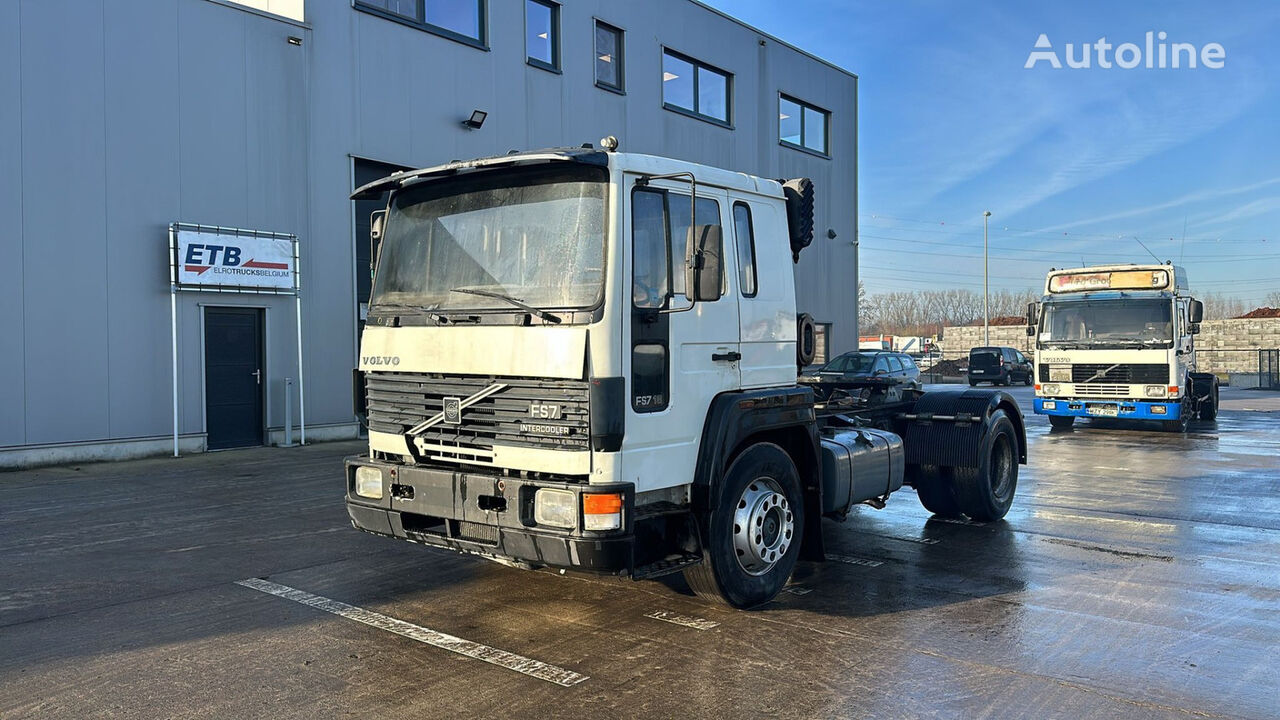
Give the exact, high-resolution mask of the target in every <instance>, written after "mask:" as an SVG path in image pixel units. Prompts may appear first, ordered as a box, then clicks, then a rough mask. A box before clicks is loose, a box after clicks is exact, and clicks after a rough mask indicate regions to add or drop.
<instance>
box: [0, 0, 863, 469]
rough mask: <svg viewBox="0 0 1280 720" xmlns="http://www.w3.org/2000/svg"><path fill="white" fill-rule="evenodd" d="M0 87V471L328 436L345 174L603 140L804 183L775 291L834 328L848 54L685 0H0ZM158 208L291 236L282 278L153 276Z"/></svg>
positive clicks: (344, 233)
mask: <svg viewBox="0 0 1280 720" xmlns="http://www.w3.org/2000/svg"><path fill="white" fill-rule="evenodd" d="M0 97H4V98H6V99H7V101H6V102H4V103H0V182H2V183H3V189H2V191H0V216H3V217H5V218H8V219H9V222H8V231H7V232H5V233H4V234H3V236H0V242H2V243H3V249H4V255H5V257H6V259H7V262H5V263H3V264H0V308H3V312H2V313H0V336H2V337H4V338H6V340H5V350H4V352H3V353H0V377H4V378H5V382H4V383H3V384H0V408H3V411H2V412H0V467H15V466H23V465H31V464H38V463H47V462H59V461H69V460H90V459H106V458H117V457H126V456H137V455H145V454H159V453H165V452H170V451H171V450H172V449H173V448H174V445H175V437H176V445H177V446H178V448H179V449H180V450H181V451H182V452H197V451H203V450H207V449H216V448H222V447H235V446H244V445H258V444H272V443H278V442H281V441H282V440H284V439H285V438H284V434H283V432H282V429H283V428H284V426H285V422H286V412H287V413H288V415H289V419H290V420H291V424H293V425H296V424H298V422H299V420H300V419H301V416H302V415H303V413H305V420H306V438H307V440H308V441H315V440H324V439H336V438H344V437H354V436H355V435H356V434H357V433H358V432H359V426H358V423H357V422H356V419H355V417H354V416H353V414H352V410H351V370H352V368H353V367H354V366H355V364H356V358H357V352H358V348H357V345H358V334H359V328H360V325H361V317H362V313H363V305H362V303H363V302H364V300H366V299H367V295H368V292H369V282H368V247H369V244H368V222H369V220H368V218H369V212H370V211H371V210H372V209H373V207H372V206H371V204H370V203H368V202H362V203H355V202H352V201H351V200H349V199H348V198H349V195H350V193H351V191H352V190H353V188H354V187H356V186H358V185H361V184H363V183H365V182H368V181H370V180H373V179H376V178H378V177H381V176H383V175H385V174H387V173H389V172H391V171H394V170H397V169H401V168H405V167H423V166H430V165H436V164H440V163H444V162H448V161H450V160H455V159H466V158H473V157H479V156H485V155H494V154H501V153H505V152H507V151H509V150H512V149H532V148H539V147H553V146H568V145H580V144H582V143H584V142H598V140H599V138H601V137H603V136H607V135H614V136H616V137H617V138H619V139H620V141H621V145H622V149H623V150H625V151H629V152H644V153H652V154H660V155H667V156H672V157H676V158H681V159H686V160H691V161H694V162H699V163H705V164H709V165H715V166H719V167H724V168H729V169H733V170H738V171H743V172H747V173H753V174H758V175H762V176H765V177H776V178H781V177H799V176H807V177H810V178H813V180H814V182H815V184H816V187H817V193H818V194H817V198H818V202H817V207H818V210H817V228H818V235H819V239H818V240H816V241H815V243H814V246H813V247H811V248H810V249H809V250H808V251H806V253H804V254H803V255H802V257H801V260H800V263H799V264H798V265H797V266H796V268H795V271H796V277H797V288H798V294H799V298H798V299H799V306H800V309H801V310H802V311H804V312H808V313H810V314H812V315H813V316H814V317H815V319H816V320H817V321H818V322H819V323H821V324H822V325H821V328H822V330H823V333H822V337H823V340H822V343H821V344H820V350H822V351H823V352H824V353H838V352H842V351H846V350H851V349H854V348H856V346H857V328H856V320H855V317H856V302H857V292H856V288H857V270H856V236H857V78H856V77H855V76H854V75H853V74H851V73H850V72H848V71H845V70H843V69H841V68H838V67H835V66H833V65H831V64H829V63H827V62H825V61H823V60H821V59H818V58H816V57H814V56H812V55H809V54H807V53H805V52H803V51H802V50H800V49H798V48H795V47H793V46H791V45H788V44H787V43H785V42H783V41H781V40H779V39H777V38H774V37H772V36H770V35H768V34H767V33H764V32H762V31H760V30H758V29H755V28H752V27H750V26H748V25H745V24H743V23H741V22H739V21H737V20H735V19H733V18H731V17H728V16H727V15H725V14H723V13H721V12H719V11H717V10H714V9H712V8H710V7H707V6H705V5H702V4H700V3H697V2H693V1H692V0H652V1H650V2H642V3H639V2H626V3H624V2H606V1H605V0H564V2H562V3H555V2H552V1H551V0H326V1H323V2H322V1H320V0H309V1H307V2H305V5H304V2H303V0H253V1H246V2H243V3H239V2H231V1H230V0H84V1H83V2H77V3H75V4H73V5H68V4H66V3H48V2H44V1H43V0H15V1H14V2H6V3H2V4H0ZM175 223H184V224H186V225H183V227H186V228H189V229H194V230H195V231H196V232H201V231H204V232H211V233H215V234H214V235H211V236H209V237H213V238H215V239H216V238H219V237H226V236H227V235H228V234H230V235H232V236H237V237H238V236H242V235H244V236H250V235H251V236H253V237H266V238H284V239H285V240H283V241H284V242H290V241H292V239H293V238H296V248H297V255H296V258H294V259H293V260H292V264H291V263H290V260H289V259H288V258H286V259H283V260H281V262H280V265H281V266H284V265H288V266H289V269H290V271H292V270H295V269H296V271H297V274H296V282H297V285H298V287H299V290H298V292H297V294H296V295H295V294H294V293H293V292H292V290H291V288H286V289H285V290H283V291H280V290H277V291H275V292H270V293H262V292H236V293H228V292H211V291H210V290H216V289H218V288H212V287H208V288H206V287H203V286H201V285H199V284H197V285H196V286H189V285H187V284H185V283H183V284H181V285H180V286H179V287H177V288H175V286H174V279H175V273H176V271H175V270H174V268H176V267H177V266H179V265H180V264H182V262H183V261H187V262H189V261H190V260H191V258H204V260H208V259H209V256H208V255H199V254H194V255H188V256H186V257H183V258H178V257H177V255H178V253H177V252H176V251H175V249H173V248H171V243H172V242H176V241H174V240H173V238H171V234H174V233H173V229H174V224H175ZM247 231H252V232H247ZM780 241H783V242H785V240H781V239H780ZM207 244H209V243H207ZM174 247H176V244H175V245H174ZM182 247H183V248H184V249H183V252H184V253H186V252H188V250H189V248H188V246H187V245H183V246H182ZM215 247H216V245H215ZM282 247H284V246H282ZM216 252H217V251H216V250H215V251H214V253H215V254H214V256H213V257H214V259H216V257H217V255H216ZM233 259H236V260H237V261H238V260H240V259H241V258H239V257H238V256H235V257H234V258H233ZM259 264H262V263H261V262H260V263H259ZM200 267H204V266H200ZM264 267H274V265H271V264H269V263H268V264H266V265H264ZM189 269H190V268H188V270H189ZM197 270H198V268H197ZM209 277H211V276H209ZM175 289H176V290H177V291H176V292H175ZM299 319H300V320H301V328H299V324H298V321H299ZM175 359H176V364H175ZM300 364H301V370H300V369H299V365H300ZM242 375H243V377H241V376H242ZM175 389H176V391H175ZM304 402H305V406H304ZM175 409H176V413H175Z"/></svg>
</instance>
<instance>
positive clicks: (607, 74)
mask: <svg viewBox="0 0 1280 720" xmlns="http://www.w3.org/2000/svg"><path fill="white" fill-rule="evenodd" d="M623 77H624V75H623V71H622V31H621V30H619V29H618V28H616V27H614V26H612V25H609V24H608V23H603V22H600V21H599V20H597V21H596V85H598V86H600V87H602V88H605V89H606V90H617V91H618V92H622V91H623V90H624V89H625V88H624V86H623Z"/></svg>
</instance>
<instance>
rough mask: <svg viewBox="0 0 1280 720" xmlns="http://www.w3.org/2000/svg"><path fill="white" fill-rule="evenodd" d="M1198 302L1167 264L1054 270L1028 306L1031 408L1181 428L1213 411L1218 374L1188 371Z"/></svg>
mask: <svg viewBox="0 0 1280 720" xmlns="http://www.w3.org/2000/svg"><path fill="white" fill-rule="evenodd" d="M1203 313H1204V308H1203V305H1202V304H1201V303H1200V302H1199V301H1198V300H1195V299H1194V298H1192V297H1191V295H1190V293H1189V291H1188V289H1187V286H1186V272H1185V271H1184V270H1183V269H1182V268H1181V267H1177V266H1174V265H1107V266H1098V267H1085V268H1075V269H1067V270H1054V271H1052V272H1050V273H1049V275H1048V277H1047V278H1046V281H1045V294H1044V296H1043V298H1042V299H1041V301H1040V303H1038V305H1033V306H1032V307H1031V308H1029V310H1028V330H1027V331H1028V334H1031V335H1033V336H1034V337H1035V340H1036V373H1037V375H1036V385H1035V392H1036V399H1035V412H1036V413H1038V414H1043V415H1048V416H1049V420H1050V422H1051V423H1052V424H1053V426H1054V427H1057V428H1066V427H1070V426H1071V424H1072V422H1074V420H1075V418H1077V417H1104V418H1120V419H1132V420H1150V421H1158V422H1160V423H1162V424H1163V426H1164V427H1165V428H1166V429H1168V430H1172V431H1180V432H1185V431H1186V429H1187V424H1188V422H1189V421H1190V420H1191V418H1192V417H1194V416H1195V415H1197V414H1199V415H1200V416H1201V417H1202V418H1204V419H1212V418H1213V417H1215V416H1216V415H1217V404H1218V385H1217V379H1216V378H1215V377H1213V376H1212V375H1209V374H1207V373H1203V374H1202V373H1199V372H1197V368H1196V353H1195V336H1196V334H1198V333H1199V331H1200V322H1201V319H1202V316H1203Z"/></svg>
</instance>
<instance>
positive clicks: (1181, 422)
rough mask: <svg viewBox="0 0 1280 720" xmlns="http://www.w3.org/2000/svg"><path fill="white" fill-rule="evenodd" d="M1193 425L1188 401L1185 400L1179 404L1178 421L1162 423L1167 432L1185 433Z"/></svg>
mask: <svg viewBox="0 0 1280 720" xmlns="http://www.w3.org/2000/svg"><path fill="white" fill-rule="evenodd" d="M1190 424H1191V412H1190V408H1189V407H1188V404H1187V401H1186V400H1183V401H1182V402H1181V403H1179V404H1178V419H1177V420H1165V421H1163V422H1161V423H1160V425H1161V427H1163V428H1164V431H1165V432H1171V433H1185V432H1186V431H1187V429H1188V426H1190Z"/></svg>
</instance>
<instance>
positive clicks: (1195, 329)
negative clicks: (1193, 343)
mask: <svg viewBox="0 0 1280 720" xmlns="http://www.w3.org/2000/svg"><path fill="white" fill-rule="evenodd" d="M1188 329H1189V330H1190V331H1191V334H1192V335H1199V334H1200V323H1198V322H1195V323H1191V327H1190V328H1188Z"/></svg>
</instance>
